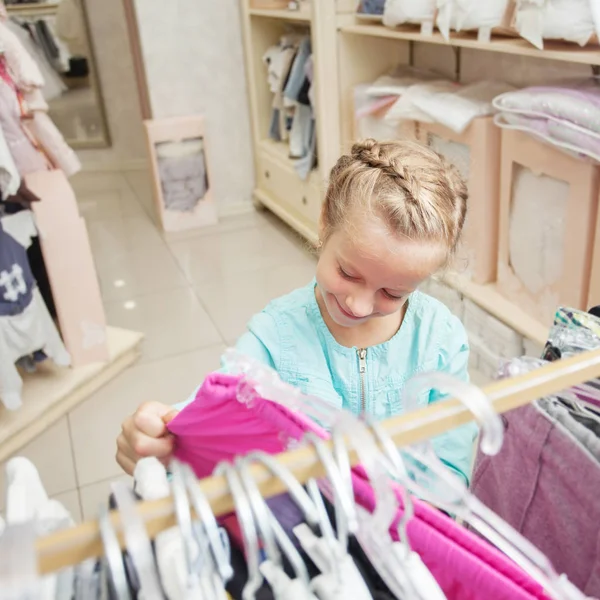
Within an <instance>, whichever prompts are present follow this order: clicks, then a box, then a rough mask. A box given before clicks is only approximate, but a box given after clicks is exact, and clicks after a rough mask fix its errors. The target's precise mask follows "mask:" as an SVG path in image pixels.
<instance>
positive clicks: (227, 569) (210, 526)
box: [181, 465, 233, 584]
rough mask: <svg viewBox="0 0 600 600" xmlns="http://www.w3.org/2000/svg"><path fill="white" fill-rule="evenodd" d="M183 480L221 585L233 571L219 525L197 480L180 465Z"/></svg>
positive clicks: (186, 466) (187, 466)
mask: <svg viewBox="0 0 600 600" xmlns="http://www.w3.org/2000/svg"><path fill="white" fill-rule="evenodd" d="M181 472H182V475H183V480H184V483H185V486H186V488H187V493H188V495H189V497H190V499H191V501H192V506H193V507H194V510H195V511H196V514H197V515H198V518H199V519H200V527H199V529H200V530H201V531H202V532H203V534H204V535H205V537H206V539H207V540H208V542H209V548H210V552H211V556H212V560H213V561H214V563H213V565H214V568H215V569H216V571H217V572H218V574H219V577H220V578H221V581H222V582H223V584H225V583H226V582H227V581H229V580H230V579H231V578H232V577H233V569H232V567H231V564H230V562H229V558H228V556H227V554H226V552H225V548H224V547H223V541H222V539H221V534H220V532H219V524H218V523H217V519H216V518H215V515H214V514H213V512H212V509H211V507H210V503H209V502H208V500H207V499H206V497H205V496H204V494H203V493H202V491H201V489H200V487H199V486H198V480H197V479H196V476H195V475H194V472H193V471H192V469H191V467H190V466H189V465H181Z"/></svg>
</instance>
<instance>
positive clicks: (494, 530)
mask: <svg viewBox="0 0 600 600" xmlns="http://www.w3.org/2000/svg"><path fill="white" fill-rule="evenodd" d="M432 388H433V389H436V390H438V391H440V392H443V393H449V394H451V395H452V396H453V397H454V398H456V399H458V400H460V401H461V402H463V404H465V406H467V407H468V408H469V410H471V412H472V413H473V414H474V416H475V417H476V419H477V420H478V422H479V425H480V427H481V430H482V435H481V440H480V448H481V450H482V452H484V453H485V454H488V455H494V454H496V453H497V452H498V451H499V449H500V446H501V445H502V438H503V434H504V428H503V425H502V420H501V418H500V416H499V415H498V414H497V413H496V412H495V411H494V408H493V405H492V404H491V402H490V400H489V399H488V398H487V396H486V395H485V394H484V393H483V392H482V391H481V390H480V389H479V388H477V387H475V386H473V385H470V384H468V383H465V382H464V381H461V380H458V379H456V378H455V377H453V376H451V375H449V374H447V373H442V372H436V373H420V374H418V375H416V376H415V377H413V378H411V379H410V380H409V381H408V383H407V385H406V387H405V391H404V394H405V407H406V409H407V410H410V408H411V407H413V408H414V407H415V406H416V405H417V404H418V402H417V398H418V396H419V394H420V393H422V392H423V391H426V390H431V389H432ZM402 452H403V454H405V455H407V456H408V457H410V458H411V459H412V460H413V461H415V462H417V463H420V464H421V465H422V466H424V467H426V471H425V472H423V471H421V470H419V478H421V477H422V476H426V477H428V478H429V481H430V482H432V483H433V484H434V485H433V487H434V488H435V492H434V491H433V490H432V489H431V487H430V486H427V485H421V484H420V483H419V481H418V479H419V478H416V479H417V480H414V479H413V478H410V477H409V478H408V479H407V480H405V481H403V485H405V486H406V487H407V488H408V489H410V490H411V491H412V492H413V493H414V494H415V495H417V496H420V497H421V498H423V499H424V500H426V501H427V502H429V503H431V504H434V505H435V506H437V507H439V508H441V509H442V510H446V511H448V512H450V513H453V514H456V515H457V516H458V517H460V518H461V519H463V520H464V521H465V522H467V523H469V524H470V525H471V526H472V527H474V528H475V529H476V530H477V531H479V532H480V533H481V534H482V535H483V536H484V537H486V538H487V539H488V540H489V541H490V542H492V544H494V545H495V546H497V547H498V548H499V549H500V550H501V551H502V552H504V553H505V554H506V555H507V556H509V557H510V558H511V559H512V560H514V561H515V562H516V563H517V564H518V565H519V566H520V567H521V568H522V569H523V570H524V571H525V572H527V573H528V574H529V575H530V576H531V577H532V578H533V579H535V580H536V581H537V582H538V583H540V585H542V586H543V587H544V589H545V590H546V591H547V592H548V594H549V595H550V596H551V597H552V598H555V599H556V600H583V599H584V598H585V596H584V595H583V594H582V593H581V592H579V591H578V590H576V589H575V588H574V587H573V586H572V585H571V584H570V583H569V582H568V580H567V579H566V577H565V576H564V575H561V576H559V575H558V574H557V573H556V571H555V570H554V567H553V566H552V564H551V563H550V561H549V560H548V558H547V557H546V556H544V555H543V554H542V553H541V552H540V551H539V550H538V549H537V548H536V547H535V546H534V545H533V544H531V543H530V542H529V540H527V539H526V538H525V537H523V536H522V535H521V534H520V533H519V532H517V531H516V530H515V529H514V528H512V527H511V526H510V525H509V524H508V523H506V522H505V521H504V520H503V519H501V518H500V517H499V516H498V515H496V514H495V513H494V512H493V511H491V510H490V509H489V508H487V506H485V505H484V504H483V503H482V502H480V501H479V500H478V499H477V498H476V497H475V496H473V495H472V494H471V493H470V492H469V491H468V489H467V487H466V485H465V484H464V482H463V481H462V480H461V479H460V478H459V477H458V476H456V475H455V474H453V473H451V472H450V471H449V470H448V468H447V467H446V466H445V465H444V464H443V463H442V462H441V461H440V459H439V458H438V457H437V456H436V455H435V453H434V452H433V450H432V448H431V446H430V444H429V443H425V444H420V445H419V446H418V447H412V448H403V450H402Z"/></svg>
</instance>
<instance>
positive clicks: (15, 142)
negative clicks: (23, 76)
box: [0, 57, 51, 176]
mask: <svg viewBox="0 0 600 600" xmlns="http://www.w3.org/2000/svg"><path fill="white" fill-rule="evenodd" d="M23 102H24V100H23V97H22V95H20V93H19V92H18V90H17V89H16V87H15V86H14V84H13V82H12V80H11V79H10V76H9V74H8V72H7V70H6V63H5V60H4V59H3V58H1V57H0V127H1V128H2V131H3V133H4V137H5V139H6V143H7V144H8V147H9V149H10V153H11V154H12V157H13V160H14V162H15V165H16V166H17V170H18V171H19V174H20V175H21V176H23V175H26V174H27V173H33V172H35V171H44V170H46V169H49V168H50V166H51V165H50V163H49V161H48V159H47V158H46V156H45V155H44V154H43V153H42V152H41V149H40V148H39V146H36V144H35V142H34V141H33V140H32V139H31V137H30V135H29V134H28V132H27V131H26V130H25V128H24V127H23V126H22V122H21V117H22V115H23V114H24V113H25V109H24V106H23Z"/></svg>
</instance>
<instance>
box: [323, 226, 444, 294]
mask: <svg viewBox="0 0 600 600" xmlns="http://www.w3.org/2000/svg"><path fill="white" fill-rule="evenodd" d="M330 241H331V242H333V243H332V250H333V251H335V253H336V254H337V256H338V258H339V259H340V261H342V262H343V263H344V266H346V267H351V268H352V270H353V271H354V272H353V273H352V275H359V276H360V277H361V278H362V279H364V280H365V281H368V282H369V283H371V284H372V285H373V286H374V287H381V288H390V289H395V288H402V289H414V288H416V287H417V286H418V285H419V284H420V283H422V281H423V280H425V279H427V278H428V277H430V276H431V275H432V274H433V273H435V272H436V271H437V270H438V269H439V268H440V267H441V266H442V264H443V262H444V261H445V258H446V249H445V247H444V246H443V245H442V244H436V243H432V242H428V241H420V240H411V239H409V238H407V237H404V236H399V235H394V234H393V233H391V232H390V231H389V229H388V228H387V227H385V225H384V224H382V223H379V222H378V221H377V220H369V219H367V220H364V221H363V222H362V223H360V224H359V225H358V226H353V227H352V228H348V229H346V228H340V229H339V230H337V231H336V232H335V233H334V234H333V235H332V237H331V240H330Z"/></svg>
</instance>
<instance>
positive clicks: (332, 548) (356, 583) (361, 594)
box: [294, 432, 372, 600]
mask: <svg viewBox="0 0 600 600" xmlns="http://www.w3.org/2000/svg"><path fill="white" fill-rule="evenodd" d="M334 434H335V432H334ZM305 440H306V441H308V442H309V443H311V444H312V445H313V446H314V447H315V450H316V452H317V454H318V456H319V459H320V460H321V462H322V463H323V466H324V467H325V471H326V473H327V478H328V481H329V483H330V484H331V486H332V490H333V496H334V508H335V519H336V529H337V531H338V538H337V539H335V537H334V536H333V531H332V529H331V525H329V527H327V525H326V524H324V526H323V528H322V532H323V536H322V537H317V536H316V535H315V534H314V533H313V531H311V529H310V528H309V527H308V526H307V525H305V524H302V525H298V526H297V527H295V528H294V534H295V536H296V537H297V538H298V541H299V542H300V545H301V546H302V548H303V550H304V551H305V552H306V553H307V554H308V556H310V558H311V560H312V561H313V562H314V563H315V565H316V566H317V567H318V568H319V570H320V571H321V575H318V576H317V577H315V578H313V580H312V582H311V588H312V590H313V591H314V592H315V594H316V595H317V597H318V598H320V599H321V600H343V599H346V598H352V599H353V600H354V599H356V600H371V598H372V596H371V592H370V590H369V588H368V586H367V584H366V583H365V581H364V579H363V577H362V575H361V573H360V571H359V570H358V568H357V566H356V564H355V563H354V560H353V559H352V557H351V556H350V555H349V554H348V535H349V533H352V534H355V533H356V532H357V530H358V517H357V512H356V506H355V504H354V498H353V495H352V496H350V495H349V493H348V492H349V488H348V483H347V480H345V479H344V476H342V474H341V473H340V470H339V469H338V467H337V465H336V462H335V460H334V458H333V455H332V454H331V452H330V451H329V449H328V448H327V446H325V444H324V443H323V440H322V439H321V438H319V437H318V436H316V435H314V434H307V435H306V436H305ZM335 440H336V438H335V437H334V443H335ZM335 450H336V451H337V452H339V451H340V448H339V447H335ZM337 452H336V453H337ZM347 458H348V457H347V453H346V459H347ZM348 468H349V462H348ZM351 486H352V483H351V482H350V491H351ZM308 489H309V491H310V493H311V497H312V499H313V501H314V503H315V506H316V507H317V509H318V510H319V512H320V513H321V515H322V517H321V521H322V522H324V521H327V522H328V519H327V518H326V517H327V515H326V511H325V507H324V505H323V500H322V498H321V495H320V492H319V491H318V488H317V487H316V484H315V482H314V481H309V483H308ZM323 517H325V518H323Z"/></svg>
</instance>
